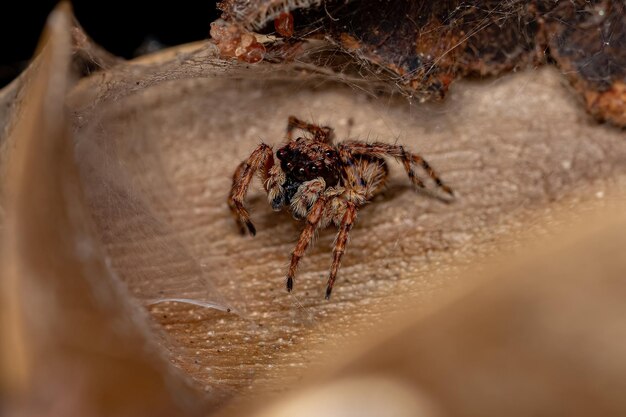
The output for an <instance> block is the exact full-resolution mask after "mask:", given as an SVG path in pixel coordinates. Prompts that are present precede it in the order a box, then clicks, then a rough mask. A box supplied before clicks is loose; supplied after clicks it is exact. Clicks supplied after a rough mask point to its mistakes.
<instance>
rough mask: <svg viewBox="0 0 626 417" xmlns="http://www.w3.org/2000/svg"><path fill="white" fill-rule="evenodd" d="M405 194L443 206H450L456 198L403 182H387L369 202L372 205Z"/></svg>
mask: <svg viewBox="0 0 626 417" xmlns="http://www.w3.org/2000/svg"><path fill="white" fill-rule="evenodd" d="M406 192H411V193H413V194H416V195H418V196H422V197H427V198H430V199H433V200H437V201H438V202H440V203H443V204H452V203H454V202H455V201H456V200H457V197H455V196H451V195H447V194H442V193H441V192H438V191H436V190H432V189H430V188H419V187H415V186H413V185H411V184H406V183H403V182H389V183H387V184H386V185H385V186H384V188H383V190H382V191H381V192H380V193H379V194H378V195H376V196H375V197H374V198H373V199H372V200H371V201H372V203H375V202H387V201H392V200H394V199H396V198H398V197H399V196H400V195H402V194H404V193H406Z"/></svg>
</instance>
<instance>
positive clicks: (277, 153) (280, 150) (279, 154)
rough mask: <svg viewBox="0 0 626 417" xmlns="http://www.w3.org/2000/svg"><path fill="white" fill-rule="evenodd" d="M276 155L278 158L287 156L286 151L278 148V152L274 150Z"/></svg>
mask: <svg viewBox="0 0 626 417" xmlns="http://www.w3.org/2000/svg"><path fill="white" fill-rule="evenodd" d="M276 155H277V156H278V157H279V158H280V159H285V157H286V156H287V151H286V150H284V149H279V150H278V152H276Z"/></svg>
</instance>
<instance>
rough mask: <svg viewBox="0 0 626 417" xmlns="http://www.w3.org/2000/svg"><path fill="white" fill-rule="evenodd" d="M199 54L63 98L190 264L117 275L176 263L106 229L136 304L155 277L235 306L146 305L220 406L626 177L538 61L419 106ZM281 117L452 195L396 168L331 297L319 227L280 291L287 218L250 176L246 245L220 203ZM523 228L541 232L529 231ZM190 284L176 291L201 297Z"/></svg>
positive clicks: (618, 158)
mask: <svg viewBox="0 0 626 417" xmlns="http://www.w3.org/2000/svg"><path fill="white" fill-rule="evenodd" d="M198 51H199V52H193V51H192V52H190V53H189V54H186V53H183V54H179V55H178V56H177V57H176V58H175V59H174V60H169V61H167V62H164V63H162V64H155V63H154V62H152V63H149V64H146V63H145V62H141V63H138V64H132V63H131V64H130V66H129V68H124V69H123V70H120V71H119V72H117V73H115V72H112V73H109V74H107V75H106V76H104V77H106V78H105V79H106V82H105V83H103V82H101V80H98V79H92V80H87V81H86V82H85V83H83V84H82V85H79V87H78V88H77V89H76V91H75V94H74V96H73V103H74V104H73V108H74V109H76V112H75V115H76V121H77V122H76V123H77V124H76V138H77V141H78V142H79V143H80V142H81V141H87V140H96V141H97V142H98V143H108V144H116V145H113V146H115V149H116V155H117V156H118V157H121V158H122V159H124V158H126V161H127V162H125V166H126V167H133V166H134V167H135V168H127V171H125V174H126V175H129V176H130V177H131V178H133V180H132V182H133V183H137V184H142V186H144V187H146V189H147V192H148V195H149V199H150V200H152V201H158V204H155V205H154V206H153V207H152V210H153V212H152V213H151V214H150V216H155V217H159V218H160V219H165V218H167V223H168V224H169V225H170V226H171V230H172V231H175V232H172V234H174V235H175V239H176V240H177V241H178V242H182V243H183V245H184V247H185V248H186V251H187V254H188V255H189V258H191V259H195V260H197V262H198V264H199V265H200V266H201V269H202V272H198V271H197V270H188V269H186V270H184V271H183V270H178V273H177V274H173V275H172V276H169V277H161V278H160V279H159V281H158V282H155V281H150V276H149V275H145V274H132V273H129V272H128V271H130V270H132V268H133V267H135V265H136V264H135V263H134V262H135V261H136V259H139V258H141V257H144V258H146V257H147V259H151V262H156V264H155V265H156V267H157V268H162V269H164V270H166V269H167V270H172V268H173V265H168V264H167V260H166V259H165V258H161V259H154V258H150V253H143V252H142V248H141V245H135V246H132V245H131V246H132V247H131V246H129V245H128V241H129V239H131V238H132V231H129V230H128V229H125V230H122V228H121V227H119V228H117V229H115V231H116V233H118V235H117V236H118V237H119V236H125V237H124V238H121V239H120V242H116V235H115V233H112V234H111V233H109V234H107V235H106V238H107V244H108V249H109V251H110V252H109V253H111V254H114V256H113V262H114V264H115V263H116V259H117V262H118V263H117V265H118V267H119V268H120V271H122V274H123V275H125V276H126V277H127V283H128V285H129V286H130V288H131V290H133V291H135V293H136V295H137V296H138V297H139V298H142V297H143V298H150V297H153V295H154V293H155V292H158V286H159V285H165V286H166V287H168V288H169V287H170V286H171V285H175V283H176V282H177V280H183V281H184V282H193V281H194V280H204V281H207V282H210V285H211V291H215V293H213V294H209V295H208V297H209V299H210V300H211V301H215V302H217V303H218V305H220V306H228V307H229V308H231V309H232V310H233V311H234V312H236V313H237V314H233V313H230V314H229V313H227V312H224V311H221V310H219V309H207V308H200V307H193V306H189V305H160V306H155V307H152V309H151V312H152V314H153V316H154V318H155V319H156V320H157V321H159V322H160V323H161V324H162V325H163V326H164V328H165V329H166V333H167V335H168V336H169V338H168V339H167V341H165V342H164V343H165V344H166V347H167V348H168V349H170V351H171V352H172V354H173V358H174V360H175V361H176V362H177V363H178V364H179V366H181V367H182V368H183V369H185V370H186V371H187V372H188V373H189V374H190V375H192V376H193V378H194V379H196V380H197V381H198V383H199V384H202V385H204V386H205V387H206V389H207V390H209V391H211V392H214V391H216V390H217V391H219V392H221V393H222V395H223V398H229V397H230V396H232V395H234V394H241V393H248V392H250V391H249V387H251V386H254V387H255V389H261V390H266V389H269V390H270V391H276V390H281V389H284V388H286V387H287V386H288V385H289V384H291V383H293V382H295V381H297V379H298V378H299V376H300V375H301V374H302V372H304V370H305V369H306V368H309V367H311V366H312V364H315V363H318V362H319V361H321V360H322V358H325V356H324V355H322V354H321V353H322V352H332V351H333V350H334V349H337V350H338V351H340V350H341V349H340V348H339V347H340V346H343V344H344V343H345V342H346V341H347V340H350V339H352V338H353V337H355V336H357V335H364V334H373V333H377V332H379V330H380V329H381V328H386V327H387V326H388V325H387V323H386V322H385V319H384V317H386V315H387V314H388V313H390V312H393V311H397V310H398V309H401V308H403V307H402V306H406V305H407V303H410V304H414V305H419V304H422V303H426V302H435V303H436V302H437V300H438V299H439V298H440V297H444V295H445V294H446V293H447V291H448V290H449V289H450V288H452V287H455V286H457V285H458V284H460V282H458V281H456V279H455V278H454V277H455V276H457V274H458V272H459V271H462V270H463V269H464V268H466V267H467V266H468V265H471V264H475V263H477V262H481V261H482V260H484V259H486V258H488V257H490V256H493V255H496V254H498V253H502V252H503V251H505V250H514V249H516V248H518V247H519V245H522V244H523V242H520V241H518V240H519V239H518V234H517V232H518V231H520V230H524V229H527V228H529V227H530V225H532V224H533V223H534V222H538V221H539V220H540V219H546V218H549V216H550V214H551V213H552V211H553V210H554V209H556V208H557V207H563V206H565V205H571V206H572V207H579V208H581V209H584V207H586V205H589V207H591V206H595V205H597V204H600V205H601V204H602V197H603V196H604V195H605V194H607V193H608V191H609V190H622V189H623V188H624V186H625V182H624V174H625V170H626V165H625V164H624V162H625V161H626V143H624V140H623V137H624V135H623V132H622V131H620V130H618V129H615V128H611V127H607V126H603V125H598V124H597V123H595V122H594V121H592V120H590V119H589V118H588V116H586V115H585V113H584V111H583V110H582V108H581V107H580V106H579V104H578V103H577V102H576V100H575V98H574V95H572V93H571V92H570V91H569V90H568V89H567V88H566V87H565V86H564V85H563V83H562V80H561V77H560V75H559V74H558V73H557V72H556V71H554V70H551V69H543V70H539V71H536V70H529V71H526V72H522V73H519V74H515V75H512V76H508V77H504V78H501V79H497V80H489V81H486V82H482V83H481V82H474V83H472V82H465V83H462V84H460V85H459V86H458V88H457V89H456V91H454V92H453V93H452V94H451V95H450V97H449V98H448V100H447V101H446V102H445V103H444V104H442V105H419V104H410V103H408V102H407V101H405V100H404V99H395V98H385V97H373V96H372V95H370V94H367V93H366V92H363V91H361V90H359V89H358V88H355V86H349V85H348V86H346V85H342V84H340V83H335V82H333V81H332V79H328V80H324V79H323V78H320V76H318V75H316V78H315V79H314V80H313V81H311V80H307V78H310V77H307V76H303V75H302V74H301V73H298V72H295V73H290V69H289V68H287V69H285V68H281V71H282V72H280V73H278V74H277V73H273V74H271V73H269V72H268V71H269V70H270V69H271V67H268V66H264V65H257V66H252V67H250V68H247V69H246V68H245V67H241V66H238V65H236V64H232V63H225V62H221V61H218V60H215V58H212V57H211V53H212V50H211V48H210V47H205V48H202V47H200V49H199V50H198ZM199 57H202V58H201V59H200V58H199ZM227 67H230V68H228V71H223V68H227ZM128 74H132V75H133V76H132V77H131V78H128V77H127V75H128ZM290 78H291V79H290ZM144 86H148V87H145V88H144ZM86 97H87V98H88V100H86V99H85V98H86ZM94 103H96V104H94ZM291 114H293V115H296V116H298V117H301V118H305V119H309V120H312V121H315V122H319V123H322V124H327V125H330V126H333V127H335V128H336V129H337V134H338V135H337V136H338V137H339V138H341V139H344V138H347V137H348V136H349V137H350V138H360V139H368V140H385V141H390V142H395V141H398V142H402V143H404V144H406V145H408V146H409V147H410V148H411V149H414V150H416V151H418V152H420V153H421V154H422V155H424V156H425V157H426V158H427V159H428V160H429V161H431V162H432V164H433V166H435V167H436V168H437V170H438V171H439V172H440V173H441V174H442V176H443V178H444V179H445V180H447V182H448V183H450V184H451V185H452V186H453V188H454V189H455V190H456V191H457V192H458V195H459V197H458V199H457V201H455V202H454V203H452V204H445V203H442V202H441V201H439V200H437V199H435V198H432V197H430V196H427V195H425V194H417V193H415V192H413V191H412V190H411V188H410V187H409V186H408V185H407V180H406V178H405V176H404V174H403V173H402V170H401V169H399V168H398V167H394V169H393V171H392V180H391V183H390V186H389V188H388V190H387V192H386V193H385V194H384V195H383V196H382V197H381V198H378V199H376V200H375V201H374V202H372V204H370V205H368V206H367V207H365V208H364V209H363V210H361V211H360V213H359V217H358V222H357V226H356V227H355V228H354V229H353V232H352V235H351V242H350V246H349V248H348V252H347V255H346V256H345V257H344V262H343V266H342V269H341V275H340V278H339V281H338V284H337V288H336V291H335V293H334V294H333V299H332V300H331V301H330V302H326V301H324V300H323V287H324V285H325V278H326V274H327V269H328V267H329V263H330V246H331V244H332V241H333V238H334V233H333V231H332V230H327V231H324V232H322V233H320V235H319V238H318V240H317V243H316V245H315V247H314V248H313V249H312V250H310V251H309V253H308V255H307V257H306V258H305V259H304V260H303V262H302V267H301V269H300V273H299V275H298V278H297V281H296V286H295V290H294V294H293V295H288V294H287V293H286V292H285V290H284V273H285V268H286V263H287V261H288V257H289V254H290V251H291V250H292V248H293V246H294V244H295V240H296V238H297V236H298V233H299V230H300V227H301V225H300V224H299V223H297V222H295V221H293V220H292V219H290V217H289V216H288V215H286V214H276V213H273V212H272V211H271V209H270V208H269V206H268V205H267V203H266V199H265V196H264V194H263V193H262V192H261V191H260V189H259V187H258V184H257V187H256V188H255V189H254V190H253V191H252V192H251V194H250V208H251V211H252V213H253V214H252V217H253V220H254V222H255V223H256V225H257V229H258V230H259V233H258V234H257V236H256V237H255V238H248V237H241V236H239V235H238V234H237V230H236V227H235V225H234V224H233V221H232V218H231V216H230V214H229V212H228V209H227V206H226V205H225V199H226V195H227V193H228V190H229V188H230V181H231V174H232V172H233V170H234V168H235V167H236V166H237V164H238V163H239V162H240V161H241V160H243V159H244V158H246V157H247V156H248V155H249V153H250V152H251V151H252V150H253V149H254V147H255V146H256V145H258V144H259V143H260V142H261V141H264V142H266V143H268V144H271V145H276V144H279V143H281V142H282V141H283V137H284V130H285V126H286V120H287V117H288V116H289V115H291ZM349 120H352V121H353V126H352V127H350V123H349ZM132 144H134V145H132ZM137 144H141V145H137ZM155 155H158V159H159V161H158V163H155V162H154V161H153V160H152V158H154V156H155ZM155 167H156V168H155ZM150 184H152V185H150ZM159 184H161V186H160V187H158V185H159ZM155 187H156V188H155ZM155 207H158V208H155ZM155 211H156V212H158V214H154V212H155ZM94 214H95V216H96V219H100V220H99V221H100V222H101V224H103V222H104V223H106V222H107V221H108V220H107V219H108V218H109V215H108V214H107V213H105V212H99V211H98V205H97V204H96V205H95V206H94ZM552 220H553V221H554V222H556V223H558V222H559V219H558V216H555V217H554V218H552ZM139 221H141V219H139ZM107 225H109V224H108V223H107ZM109 226H110V225H109ZM109 226H107V229H106V231H107V232H111V229H110V227H109ZM537 233H544V234H545V233H547V232H546V231H545V230H544V229H543V228H542V227H538V230H537ZM170 237H172V236H170ZM144 238H146V236H145V235H144ZM129 250H130V252H129ZM133 251H135V252H133ZM116 256H117V258H116ZM125 269H127V270H128V271H127V273H124V270H125ZM435 272H436V273H437V275H436V277H437V278H436V279H435V278H434V277H435V275H433V274H434V273H435ZM197 274H200V275H201V276H199V275H197ZM466 283H467V282H464V283H463V284H466ZM155 286H156V288H155ZM168 291H169V290H168ZM194 291H195V290H191V291H190V292H187V293H186V295H187V296H189V294H191V296H192V297H193V296H194V294H195V296H196V297H197V298H198V299H203V297H207V295H206V293H200V292H194ZM146 292H148V293H149V295H150V297H146ZM444 298H445V297H444ZM252 392H257V391H254V390H253V391H252Z"/></svg>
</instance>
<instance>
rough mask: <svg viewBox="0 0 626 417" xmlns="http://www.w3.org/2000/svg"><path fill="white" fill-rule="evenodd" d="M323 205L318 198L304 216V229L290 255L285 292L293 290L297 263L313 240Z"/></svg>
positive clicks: (323, 199)
mask: <svg viewBox="0 0 626 417" xmlns="http://www.w3.org/2000/svg"><path fill="white" fill-rule="evenodd" d="M325 205H326V198H324V197H320V198H318V199H317V201H316V202H315V204H313V207H311V210H310V211H309V213H308V214H307V216H306V226H304V229H303V230H302V232H301V233H300V237H299V238H298V243H297V244H296V247H295V248H294V250H293V252H292V254H291V262H290V263H289V271H288V272H287V291H289V292H291V290H293V278H294V276H295V275H296V271H297V269H298V263H299V262H300V259H301V258H302V257H303V256H304V253H305V252H306V248H307V247H308V246H309V243H311V240H313V236H315V231H316V230H317V228H318V226H319V225H320V220H322V214H323V213H324V206H325Z"/></svg>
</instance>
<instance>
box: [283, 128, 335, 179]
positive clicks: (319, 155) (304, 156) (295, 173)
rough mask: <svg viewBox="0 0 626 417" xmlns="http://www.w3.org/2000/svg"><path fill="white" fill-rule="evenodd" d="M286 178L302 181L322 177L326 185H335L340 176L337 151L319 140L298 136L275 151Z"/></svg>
mask: <svg viewBox="0 0 626 417" xmlns="http://www.w3.org/2000/svg"><path fill="white" fill-rule="evenodd" d="M276 156H277V157H278V159H279V160H280V166H281V168H282V169H283V171H284V172H285V175H287V177H288V178H290V179H292V180H295V181H296V182H299V183H302V182H305V181H310V180H312V179H315V178H319V177H322V178H324V181H325V182H326V185H327V186H329V187H330V186H334V185H337V183H338V182H339V178H340V169H339V168H340V164H341V161H340V159H339V153H338V152H337V150H336V149H335V148H333V147H332V146H330V145H328V144H326V143H322V142H319V141H315V140H311V139H304V138H298V139H297V140H295V141H291V142H289V143H288V144H287V145H285V146H283V147H282V148H280V149H279V150H278V151H277V152H276Z"/></svg>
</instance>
